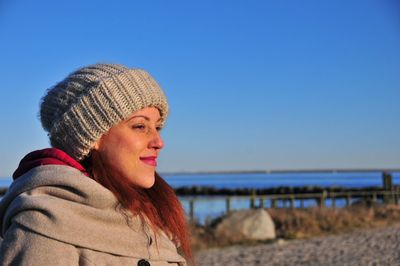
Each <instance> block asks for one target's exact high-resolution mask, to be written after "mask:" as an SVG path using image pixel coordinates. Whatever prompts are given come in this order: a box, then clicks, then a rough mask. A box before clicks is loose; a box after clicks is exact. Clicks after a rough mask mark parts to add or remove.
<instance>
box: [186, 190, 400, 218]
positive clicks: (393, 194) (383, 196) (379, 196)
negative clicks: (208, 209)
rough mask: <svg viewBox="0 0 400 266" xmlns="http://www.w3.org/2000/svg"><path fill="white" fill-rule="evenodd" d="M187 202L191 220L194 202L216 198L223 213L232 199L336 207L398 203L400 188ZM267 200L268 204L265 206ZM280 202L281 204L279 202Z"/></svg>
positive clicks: (254, 204) (257, 205)
mask: <svg viewBox="0 0 400 266" xmlns="http://www.w3.org/2000/svg"><path fill="white" fill-rule="evenodd" d="M183 199H185V200H186V201H188V202H189V217H190V219H191V220H192V221H193V220H194V219H195V216H196V215H195V213H196V212H195V208H196V202H200V201H202V202H204V201H207V202H210V201H216V200H220V201H221V200H223V201H225V213H230V212H231V211H232V201H233V200H248V201H249V206H248V208H266V207H270V208H278V207H279V206H283V207H288V208H295V202H296V201H298V202H300V208H304V207H305V204H304V201H305V200H313V201H315V202H316V205H317V206H319V207H333V208H335V207H336V201H337V200H339V199H344V200H345V202H346V204H345V206H350V205H351V204H352V203H353V200H358V201H360V202H363V201H364V202H369V203H376V202H378V201H379V200H380V201H381V202H382V203H386V204H388V203H392V204H400V189H398V188H396V189H395V190H378V191H354V192H352V191H349V192H328V191H323V192H321V193H307V194H275V195H249V196H207V197H191V196H189V197H183ZM328 199H329V200H330V201H331V205H330V206H327V204H326V203H327V200H328ZM268 201H269V206H267V205H268V204H266V203H268ZM279 203H281V204H279Z"/></svg>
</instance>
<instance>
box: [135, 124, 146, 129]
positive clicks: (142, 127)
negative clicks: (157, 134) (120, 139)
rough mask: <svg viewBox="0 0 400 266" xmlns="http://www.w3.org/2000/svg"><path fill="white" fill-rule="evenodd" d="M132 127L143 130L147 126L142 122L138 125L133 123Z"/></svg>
mask: <svg viewBox="0 0 400 266" xmlns="http://www.w3.org/2000/svg"><path fill="white" fill-rule="evenodd" d="M132 128H133V129H140V130H143V129H145V128H146V126H145V125H142V124H138V125H133V126H132Z"/></svg>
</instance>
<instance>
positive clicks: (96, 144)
mask: <svg viewBox="0 0 400 266" xmlns="http://www.w3.org/2000/svg"><path fill="white" fill-rule="evenodd" d="M100 140H101V138H99V139H98V140H97V141H96V142H95V143H94V145H93V150H96V151H98V150H99V149H100Z"/></svg>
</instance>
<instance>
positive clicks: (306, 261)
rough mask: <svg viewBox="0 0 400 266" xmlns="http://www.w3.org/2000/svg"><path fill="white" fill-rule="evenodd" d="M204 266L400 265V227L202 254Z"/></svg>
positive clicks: (282, 241)
mask: <svg viewBox="0 0 400 266" xmlns="http://www.w3.org/2000/svg"><path fill="white" fill-rule="evenodd" d="M196 259H197V260H196V262H197V265H198V266H202V265H229V266H235V265H265V266H268V265H279V266H285V265H324V266H325V265H340V266H343V265H349V266H350V265H351V266H354V265H360V266H361V265H362V266H369V265H371V266H372V265H400V225H395V226H390V227H385V228H375V229H363V230H358V231H355V232H352V233H344V234H340V235H331V236H323V237H315V238H311V239H303V240H289V241H287V240H280V241H276V242H274V243H270V244H259V245H254V246H231V247H226V248H213V249H208V250H202V251H199V252H197V254H196Z"/></svg>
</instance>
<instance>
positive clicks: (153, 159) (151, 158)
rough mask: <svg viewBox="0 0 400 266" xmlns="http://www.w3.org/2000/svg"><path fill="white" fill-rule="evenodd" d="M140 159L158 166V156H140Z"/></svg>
mask: <svg viewBox="0 0 400 266" xmlns="http://www.w3.org/2000/svg"><path fill="white" fill-rule="evenodd" d="M140 160H141V161H142V162H144V163H145V164H148V165H151V166H157V156H148V157H140Z"/></svg>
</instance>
